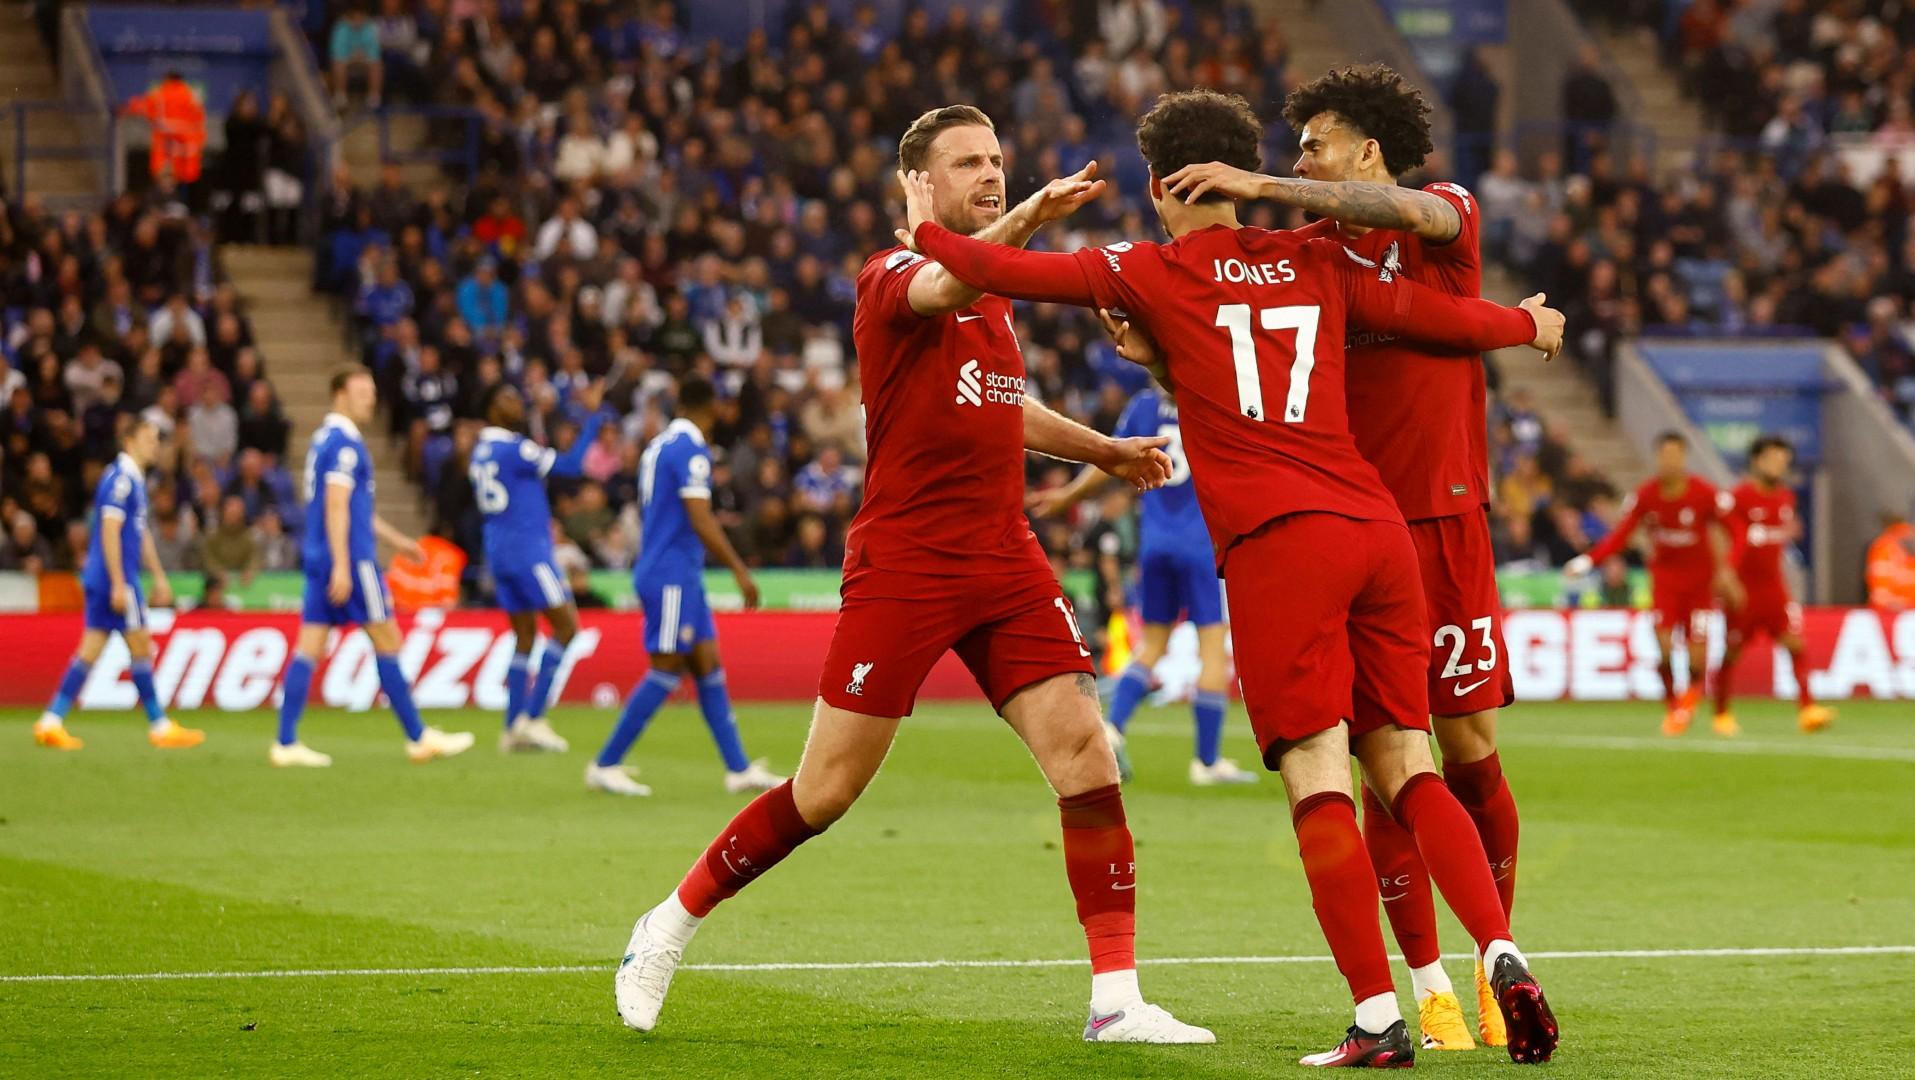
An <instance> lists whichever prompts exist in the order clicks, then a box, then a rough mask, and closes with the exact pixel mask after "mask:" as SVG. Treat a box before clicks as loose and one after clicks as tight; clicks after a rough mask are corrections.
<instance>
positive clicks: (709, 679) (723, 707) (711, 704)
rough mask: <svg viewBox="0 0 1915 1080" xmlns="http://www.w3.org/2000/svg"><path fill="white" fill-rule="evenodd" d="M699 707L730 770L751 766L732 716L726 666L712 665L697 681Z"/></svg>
mask: <svg viewBox="0 0 1915 1080" xmlns="http://www.w3.org/2000/svg"><path fill="white" fill-rule="evenodd" d="M698 709H699V711H700V712H703V713H704V714H705V726H706V727H708V728H710V729H711V741H712V742H715V743H717V744H718V756H719V757H722V758H724V759H725V768H726V769H728V770H730V771H731V772H744V771H745V770H746V769H748V768H750V767H751V759H750V758H748V757H746V756H745V744H744V743H743V742H742V741H741V740H740V739H739V738H738V721H737V720H736V719H734V718H733V717H732V715H731V693H730V691H728V690H726V689H725V669H724V668H713V669H712V670H711V671H710V672H708V673H706V675H705V677H704V678H702V679H699V680H698Z"/></svg>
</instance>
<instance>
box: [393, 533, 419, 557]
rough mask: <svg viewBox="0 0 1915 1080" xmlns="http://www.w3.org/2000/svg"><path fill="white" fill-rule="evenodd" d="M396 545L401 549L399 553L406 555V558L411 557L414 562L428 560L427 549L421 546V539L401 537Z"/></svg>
mask: <svg viewBox="0 0 1915 1080" xmlns="http://www.w3.org/2000/svg"><path fill="white" fill-rule="evenodd" d="M394 546H395V547H397V548H398V549H399V554H401V555H404V556H405V557H406V558H408V559H411V560H412V561H413V562H425V561H426V549H425V548H423V547H420V546H419V541H417V540H414V539H413V538H412V537H410V536H402V537H400V538H399V543H398V544H396V545H394Z"/></svg>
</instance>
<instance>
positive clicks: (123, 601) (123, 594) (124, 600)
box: [107, 581, 133, 615]
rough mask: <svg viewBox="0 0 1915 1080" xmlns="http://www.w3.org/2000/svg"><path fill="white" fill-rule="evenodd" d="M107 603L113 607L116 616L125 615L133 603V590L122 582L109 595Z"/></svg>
mask: <svg viewBox="0 0 1915 1080" xmlns="http://www.w3.org/2000/svg"><path fill="white" fill-rule="evenodd" d="M107 603H108V604H111V605H112V607H113V613H114V614H115V615H124V614H126V609H127V608H128V607H130V606H131V605H132V603H133V590H132V589H131V588H129V587H128V586H127V584H126V582H124V581H122V582H120V583H119V584H117V585H115V586H113V590H112V592H110V593H108V594H107Z"/></svg>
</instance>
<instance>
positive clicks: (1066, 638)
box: [818, 557, 1096, 716]
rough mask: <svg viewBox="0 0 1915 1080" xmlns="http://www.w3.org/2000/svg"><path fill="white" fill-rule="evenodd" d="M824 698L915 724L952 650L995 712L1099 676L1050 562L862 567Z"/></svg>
mask: <svg viewBox="0 0 1915 1080" xmlns="http://www.w3.org/2000/svg"><path fill="white" fill-rule="evenodd" d="M842 596H843V597H844V607H843V608H842V609H841V610H840V611H839V612H838V626H837V629H836V630H835V631H833V633H832V635H831V649H830V651H829V652H828V653H827V654H826V656H825V666H824V672H823V674H822V675H820V676H819V679H818V696H819V697H821V698H823V699H824V700H825V704H827V705H831V706H833V707H835V708H839V709H846V710H849V711H851V712H856V713H863V714H865V715H867V716H909V715H911V709H912V707H913V706H914V705H916V703H917V699H918V688H919V687H921V686H923V685H924V679H925V676H927V675H929V674H930V673H931V668H932V666H933V665H934V664H936V663H937V662H938V659H939V658H940V657H942V656H943V655H944V653H945V650H947V649H955V650H956V651H957V654H958V658H959V659H960V660H963V661H964V666H965V667H967V668H969V669H970V670H971V677H972V678H974V679H976V680H977V685H978V687H979V688H980V689H982V690H983V691H984V696H985V697H986V698H988V699H989V700H990V702H991V707H992V708H994V709H998V710H1000V711H1001V710H1002V709H1003V708H1004V703H1005V702H1007V701H1009V700H1010V699H1011V698H1012V696H1013V695H1015V694H1016V693H1017V692H1018V691H1019V690H1022V689H1024V688H1025V687H1028V686H1031V685H1033V684H1036V683H1040V682H1043V681H1044V680H1045V679H1048V678H1051V677H1052V676H1054V675H1071V674H1077V673H1082V674H1085V675H1095V674H1096V672H1095V670H1094V669H1093V668H1092V667H1091V660H1090V649H1088V648H1087V647H1085V644H1084V634H1083V631H1082V630H1081V629H1079V628H1078V625H1077V615H1076V614H1075V613H1074V612H1073V611H1072V610H1071V605H1070V601H1069V600H1066V599H1065V598H1064V590H1063V589H1062V588H1060V587H1059V586H1058V584H1057V578H1056V576H1055V575H1054V574H1052V573H1051V568H1050V564H1048V563H1046V562H1043V561H1041V560H1040V559H1038V558H1036V557H1033V558H1032V559H1030V560H1029V566H1028V568H1026V567H1019V568H1018V569H1015V570H1012V571H1009V572H1005V573H986V574H974V575H969V576H966V577H945V576H939V575H935V574H912V573H906V572H903V571H896V570H880V569H877V568H875V567H861V568H859V569H857V570H853V571H852V572H851V573H850V574H848V575H846V577H845V581H844V588H843V590H842Z"/></svg>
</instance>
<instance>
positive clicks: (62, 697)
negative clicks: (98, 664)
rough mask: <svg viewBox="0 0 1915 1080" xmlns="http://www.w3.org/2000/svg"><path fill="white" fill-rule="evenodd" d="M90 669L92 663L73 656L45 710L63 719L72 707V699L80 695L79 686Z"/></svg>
mask: <svg viewBox="0 0 1915 1080" xmlns="http://www.w3.org/2000/svg"><path fill="white" fill-rule="evenodd" d="M92 670H93V665H92V664H89V663H87V662H86V661H85V660H82V659H80V658H79V657H77V656H76V657H74V658H73V662H72V663H70V664H68V665H67V667H66V675H65V676H64V677H63V678H61V680H60V690H59V692H58V693H56V694H54V695H53V702H52V704H50V705H48V706H47V711H48V712H50V713H52V714H53V715H55V716H57V717H59V718H60V719H61V720H62V721H65V720H66V714H67V710H68V709H71V708H72V707H73V702H74V700H75V699H76V698H78V697H79V696H80V688H81V687H83V686H85V685H86V677H87V673H89V672H91V671H92Z"/></svg>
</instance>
